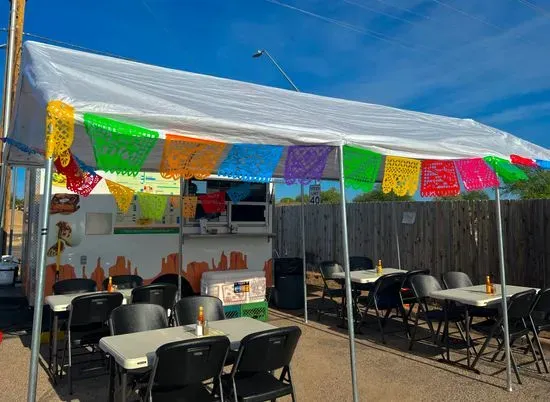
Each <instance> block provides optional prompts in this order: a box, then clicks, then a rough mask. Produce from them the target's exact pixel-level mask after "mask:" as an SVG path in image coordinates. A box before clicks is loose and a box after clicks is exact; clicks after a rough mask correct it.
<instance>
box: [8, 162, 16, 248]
mask: <svg viewBox="0 0 550 402" xmlns="http://www.w3.org/2000/svg"><path fill="white" fill-rule="evenodd" d="M11 177H12V179H13V184H12V186H13V187H12V190H11V214H10V240H9V243H8V254H9V255H11V252H12V251H13V226H14V224H15V200H16V190H17V168H12V171H11Z"/></svg>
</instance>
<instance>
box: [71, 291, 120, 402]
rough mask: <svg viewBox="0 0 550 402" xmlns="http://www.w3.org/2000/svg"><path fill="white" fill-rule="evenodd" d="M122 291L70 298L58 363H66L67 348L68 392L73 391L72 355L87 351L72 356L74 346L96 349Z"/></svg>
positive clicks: (106, 334) (118, 302)
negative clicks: (61, 350) (65, 333)
mask: <svg viewBox="0 0 550 402" xmlns="http://www.w3.org/2000/svg"><path fill="white" fill-rule="evenodd" d="M122 300H123V296H122V294H121V293H118V292H113V293H107V292H101V293H96V294H90V295H82V296H78V297H75V298H74V299H73V300H72V301H71V310H70V313H69V322H68V324H67V339H66V341H65V349H64V351H63V358H62V362H61V366H62V367H64V366H65V354H66V353H67V352H68V355H69V359H68V360H69V362H68V363H69V364H68V367H67V378H68V381H69V393H70V394H71V395H72V393H73V377H72V368H73V358H74V357H80V356H83V355H86V354H88V353H81V354H78V355H75V356H73V347H74V348H81V349H85V348H86V347H91V348H92V354H93V353H94V352H96V351H98V347H97V345H98V344H99V340H100V339H101V338H102V337H104V336H108V335H109V327H108V326H107V321H108V319H109V316H110V315H111V312H112V311H113V310H114V309H115V308H117V307H118V306H120V305H121V304H122Z"/></svg>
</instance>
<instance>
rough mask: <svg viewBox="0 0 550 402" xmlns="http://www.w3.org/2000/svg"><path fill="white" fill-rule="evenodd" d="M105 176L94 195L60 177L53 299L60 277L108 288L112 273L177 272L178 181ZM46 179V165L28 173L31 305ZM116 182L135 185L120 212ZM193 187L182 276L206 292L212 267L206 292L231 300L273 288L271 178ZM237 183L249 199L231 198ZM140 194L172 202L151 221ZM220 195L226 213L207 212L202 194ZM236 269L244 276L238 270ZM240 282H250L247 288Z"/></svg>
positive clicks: (50, 273)
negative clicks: (194, 201) (73, 190)
mask: <svg viewBox="0 0 550 402" xmlns="http://www.w3.org/2000/svg"><path fill="white" fill-rule="evenodd" d="M98 173H99V174H100V175H101V176H102V177H103V178H104V179H106V180H102V181H101V182H99V183H98V184H97V186H96V187H95V188H94V189H93V191H92V192H91V194H90V195H89V196H87V197H84V196H82V195H78V194H75V193H71V192H70V191H68V190H67V188H66V183H65V182H64V177H63V176H62V175H60V174H57V173H56V174H54V181H53V185H52V197H51V208H50V231H49V233H48V249H47V268H46V281H45V283H46V286H45V295H46V296H47V295H49V294H51V292H52V285H53V284H54V282H55V281H57V280H63V279H69V278H91V279H93V280H95V281H96V283H97V288H98V289H102V283H103V280H104V279H105V278H108V277H109V276H115V275H126V274H135V275H139V276H141V277H142V278H143V281H144V284H149V283H151V282H152V281H153V280H154V279H155V278H157V277H159V276H160V275H163V274H167V273H173V274H175V273H177V272H178V268H179V261H178V247H179V244H180V242H179V236H180V219H181V216H180V215H181V213H180V211H181V210H182V208H181V206H180V201H181V200H182V198H181V197H180V182H179V181H177V180H170V179H164V178H162V177H161V175H160V174H158V173H145V172H143V173H140V174H139V175H137V176H136V177H133V176H122V175H116V174H109V173H105V172H98ZM43 177H44V174H43V170H42V169H32V168H29V169H27V173H26V181H25V182H26V185H25V219H24V237H23V250H22V267H23V269H22V272H23V285H24V288H25V293H26V295H27V298H28V300H29V303H30V304H32V303H33V301H34V295H35V276H36V275H35V268H36V267H37V266H38V261H39V256H38V253H39V247H38V239H39V234H40V233H39V231H40V229H39V227H38V223H39V222H40V219H38V218H39V214H40V204H41V203H42V202H43V201H44V200H43V196H42V194H41V189H42V188H43ZM108 180H113V181H116V182H117V183H119V184H121V185H124V186H126V187H127V188H131V189H132V190H134V191H135V195H134V197H133V200H132V202H131V205H130V208H129V209H128V211H127V212H122V211H120V209H119V208H117V204H116V202H115V199H114V198H113V196H112V195H111V193H110V191H109V189H108V187H107V184H106V183H107V181H108ZM186 188H187V190H186V191H187V192H188V194H194V195H196V196H198V200H197V204H196V206H195V213H194V214H193V216H192V217H184V220H183V227H182V231H183V233H182V236H183V262H182V272H181V274H182V275H183V276H184V277H185V278H186V279H187V280H188V281H189V283H190V284H191V286H192V287H193V289H194V291H195V292H197V293H198V292H201V279H202V277H203V273H205V272H208V273H209V275H206V276H205V278H206V277H208V278H209V279H207V280H206V281H205V283H203V286H202V293H207V294H213V293H214V295H216V296H218V297H220V298H221V299H222V301H223V302H224V304H225V305H231V304H237V303H241V302H249V301H258V300H260V299H261V300H264V298H265V288H266V278H267V283H268V284H269V283H270V281H271V264H272V262H271V257H272V244H273V241H272V238H273V234H272V227H273V222H272V221H273V201H274V193H273V190H274V186H273V184H271V183H249V184H248V183H247V184H246V185H245V186H244V190H243V183H241V182H238V181H233V180H227V179H222V178H219V177H209V178H208V179H205V180H195V179H193V180H189V181H187V183H186ZM232 189H239V190H240V198H241V199H239V200H237V199H235V197H234V198H233V199H231V198H230V197H229V195H228V193H229V194H231V192H230V191H231V190H232ZM243 191H244V192H243ZM139 193H149V194H155V195H158V196H159V197H156V198H157V202H162V203H164V205H165V207H164V213H163V214H162V217H161V218H160V219H156V220H153V219H150V218H145V217H143V214H142V208H141V206H140V203H139V202H138V200H137V198H138V194H139ZM220 193H222V194H224V195H225V199H223V200H222V203H223V204H224V205H223V207H222V208H219V212H212V211H211V210H208V208H206V207H205V206H204V205H203V201H201V200H200V198H201V196H202V195H207V194H220ZM29 222H32V224H29ZM234 271H238V272H239V274H238V275H237V276H235V275H234V274H232V273H233V272H234ZM212 272H220V274H214V275H212V274H211V273H212ZM222 273H225V274H222ZM232 278H237V279H238V280H234V279H232ZM208 281H210V283H208ZM225 282H229V284H228V286H226V288H229V289H231V291H227V290H226V291H223V292H222V291H221V290H220V292H219V293H216V292H213V290H214V289H216V288H220V289H221V288H222V284H223V283H225ZM235 283H237V284H239V283H240V284H246V286H247V287H246V289H244V288H242V289H240V288H237V287H236V286H235ZM244 290H246V292H245V291H244Z"/></svg>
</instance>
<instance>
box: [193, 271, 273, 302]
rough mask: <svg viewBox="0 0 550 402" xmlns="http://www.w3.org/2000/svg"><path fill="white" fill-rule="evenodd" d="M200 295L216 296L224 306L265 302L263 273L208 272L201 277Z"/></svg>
mask: <svg viewBox="0 0 550 402" xmlns="http://www.w3.org/2000/svg"><path fill="white" fill-rule="evenodd" d="M201 294H203V295H209V296H216V297H217V298H219V299H220V300H221V301H222V302H223V305H224V306H229V305H234V304H245V303H253V302H260V301H264V300H265V273H264V271H249V270H239V271H209V272H204V273H203V274H202V277H201Z"/></svg>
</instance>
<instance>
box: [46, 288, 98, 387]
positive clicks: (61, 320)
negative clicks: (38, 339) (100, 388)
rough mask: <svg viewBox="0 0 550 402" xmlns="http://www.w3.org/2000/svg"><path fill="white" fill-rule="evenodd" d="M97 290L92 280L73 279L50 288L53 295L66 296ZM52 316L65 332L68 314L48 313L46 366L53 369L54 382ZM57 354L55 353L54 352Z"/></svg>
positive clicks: (66, 312) (55, 369)
mask: <svg viewBox="0 0 550 402" xmlns="http://www.w3.org/2000/svg"><path fill="white" fill-rule="evenodd" d="M96 290H97V286H96V283H95V281H94V280H92V279H85V278H73V279H64V280H61V281H58V282H55V283H54V284H53V286H52V291H53V294H54V295H68V294H80V293H91V292H95V291H96ZM54 315H55V316H56V317H57V320H58V324H57V327H58V330H59V329H61V330H65V329H66V324H67V320H68V319H69V312H68V311H63V312H57V313H54V312H53V311H50V339H49V342H48V351H49V358H48V366H49V367H50V368H51V369H53V371H54V373H55V374H54V381H55V376H56V375H57V367H52V365H53V361H52V355H53V353H52V352H53V348H54V346H53V336H52V331H54V330H55V329H54ZM56 352H57V351H56Z"/></svg>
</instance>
